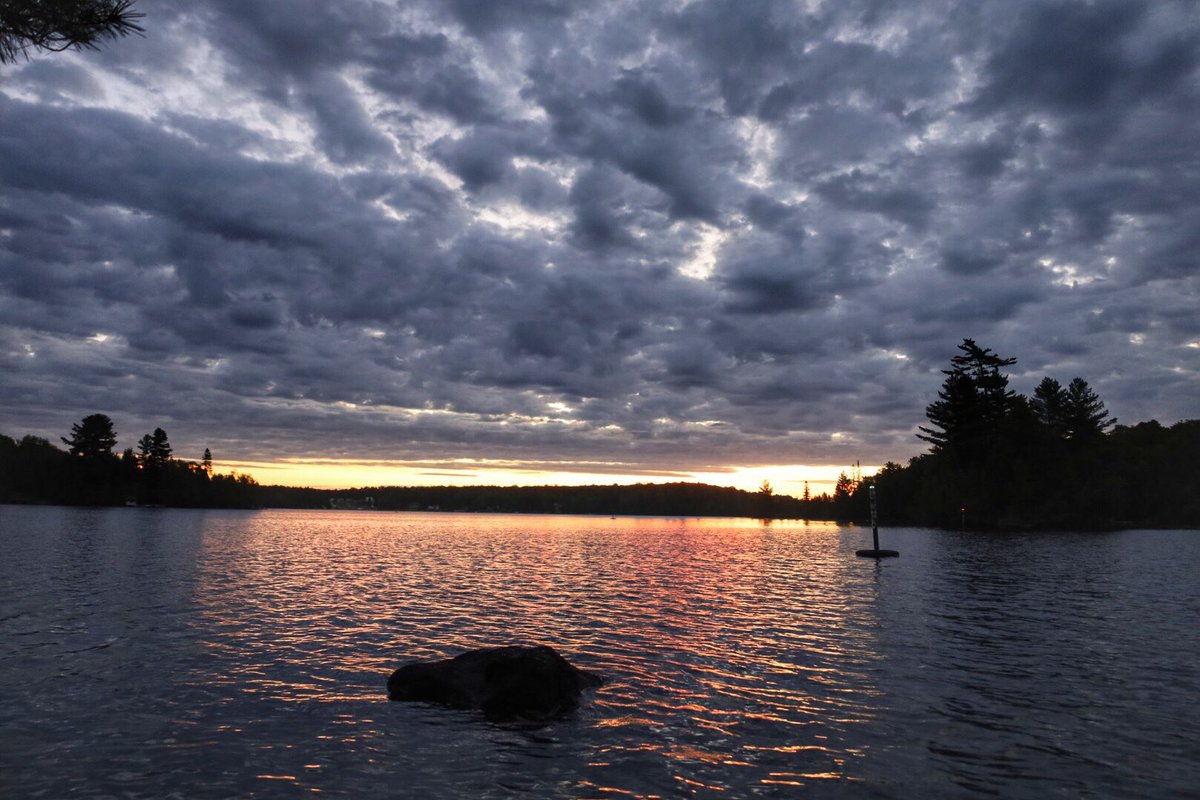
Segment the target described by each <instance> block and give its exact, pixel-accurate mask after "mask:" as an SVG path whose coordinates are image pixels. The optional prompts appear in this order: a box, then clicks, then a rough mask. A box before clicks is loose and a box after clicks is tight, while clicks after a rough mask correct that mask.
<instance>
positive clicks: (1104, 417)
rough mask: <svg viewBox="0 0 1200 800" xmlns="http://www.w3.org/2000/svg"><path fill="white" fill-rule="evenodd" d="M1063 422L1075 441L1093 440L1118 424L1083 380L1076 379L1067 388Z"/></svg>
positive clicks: (1068, 433) (1068, 434)
mask: <svg viewBox="0 0 1200 800" xmlns="http://www.w3.org/2000/svg"><path fill="white" fill-rule="evenodd" d="M1063 420H1064V423H1065V427H1066V431H1067V436H1069V437H1070V438H1071V439H1075V440H1086V439H1093V438H1095V437H1097V436H1099V435H1100V434H1102V433H1104V431H1106V430H1107V429H1109V428H1111V427H1112V426H1113V425H1115V424H1116V422H1117V421H1116V419H1114V418H1112V417H1110V416H1109V415H1108V409H1106V408H1105V407H1104V403H1103V402H1102V401H1101V400H1100V398H1099V397H1097V396H1096V393H1095V392H1093V391H1092V389H1091V387H1090V386H1088V383H1087V381H1085V380H1084V379H1083V378H1075V379H1074V380H1072V381H1071V383H1070V384H1069V385H1068V386H1067V389H1066V392H1065V393H1064V402H1063Z"/></svg>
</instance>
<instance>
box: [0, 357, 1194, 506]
mask: <svg viewBox="0 0 1200 800" xmlns="http://www.w3.org/2000/svg"><path fill="white" fill-rule="evenodd" d="M959 350H960V354H959V355H957V356H955V357H954V358H953V359H952V360H951V364H950V368H949V369H946V370H943V372H944V373H945V375H946V378H945V381H944V383H943V385H942V388H941V390H940V391H939V392H938V399H937V400H936V401H935V402H933V403H931V404H930V405H929V407H928V408H927V409H926V416H927V418H928V425H926V426H921V427H920V429H919V430H920V433H919V434H918V436H919V437H920V438H921V439H922V440H924V441H926V442H927V443H929V445H930V448H929V452H927V453H924V454H922V455H919V456H917V457H915V458H913V459H911V460H910V461H909V463H908V465H907V466H901V465H899V464H895V463H891V462H889V463H888V464H887V465H886V466H884V467H883V469H881V470H880V471H879V472H878V473H877V474H876V475H874V476H868V477H862V476H861V475H859V474H858V473H857V471H856V470H851V473H850V474H846V473H845V472H843V473H842V475H841V476H840V478H839V480H838V483H837V486H836V488H835V490H834V492H833V494H832V495H830V494H824V493H823V494H819V495H811V496H810V495H809V493H808V491H807V489H806V490H805V493H804V496H803V497H800V498H797V497H791V496H788V495H782V494H777V493H775V492H774V491H772V489H771V487H770V485H769V484H767V483H766V482H764V483H763V486H762V488H761V489H760V490H759V491H757V492H747V491H744V490H740V489H732V488H725V487H718V486H709V485H705V484H698V483H663V484H653V483H645V484H636V485H632V486H627V485H617V484H612V485H594V486H534V487H519V486H506V487H505V486H433V487H429V486H419V487H397V486H382V487H370V488H359V489H311V488H296V487H288V486H261V485H259V484H258V483H257V482H256V481H254V479H253V478H251V477H249V476H247V475H239V474H237V473H230V474H216V473H214V472H213V468H212V455H211V453H210V452H209V451H208V450H207V449H205V451H204V455H203V457H202V458H201V459H200V460H198V461H188V460H184V459H179V458H177V457H175V456H174V454H173V452H172V448H171V445H170V442H169V440H168V437H167V434H166V432H165V431H164V430H163V429H162V428H156V429H155V430H154V431H153V432H151V433H147V434H145V435H144V436H143V437H142V438H141V439H140V440H139V441H138V445H137V448H136V450H135V449H134V448H126V449H125V450H124V451H123V452H122V453H121V454H120V455H117V454H116V452H115V447H116V443H117V438H116V433H115V431H114V426H113V421H112V420H111V418H109V417H108V416H107V415H105V414H92V415H89V416H87V417H85V418H84V419H83V420H82V421H81V422H79V423H77V424H75V425H74V426H73V427H72V429H71V433H70V436H66V437H62V440H61V441H62V443H63V444H64V445H65V446H66V449H65V450H64V449H62V448H60V447H58V446H56V445H54V444H53V443H51V442H50V441H48V440H46V439H43V438H40V437H36V436H25V437H23V438H22V439H20V440H16V439H13V438H10V437H8V436H4V435H0V503H42V504H59V505H97V506H113V505H141V506H175V507H190V508H304V509H330V508H334V509H337V508H342V509H377V510H397V511H467V512H516V513H538V514H602V515H617V514H621V515H653V516H673V517H700V516H720V517H725V516H734V517H759V518H765V519H814V520H842V521H854V522H864V523H865V522H867V521H868V520H869V519H870V510H869V508H870V507H869V500H868V491H869V488H870V487H871V486H874V487H876V492H877V498H878V513H879V522H880V524H883V525H897V524H910V525H929V526H938V527H954V528H957V527H967V528H1030V529H1033V528H1038V529H1043V528H1114V527H1200V420H1185V421H1182V422H1179V423H1176V424H1175V425H1172V426H1170V427H1164V426H1162V425H1160V424H1159V423H1158V422H1155V421H1149V422H1141V423H1138V424H1136V425H1133V426H1125V425H1118V424H1116V420H1114V419H1112V418H1111V417H1110V416H1109V414H1108V412H1107V410H1106V409H1105V406H1104V403H1103V402H1102V401H1101V400H1100V399H1099V398H1098V397H1097V396H1096V394H1095V393H1094V392H1093V391H1092V390H1091V388H1090V387H1089V386H1088V384H1087V382H1086V381H1084V380H1083V379H1082V378H1074V379H1072V380H1071V381H1070V382H1069V383H1068V384H1067V385H1066V386H1064V385H1063V384H1062V383H1060V382H1059V381H1058V380H1057V379H1054V378H1050V377H1046V378H1044V379H1043V380H1042V382H1041V383H1040V384H1038V386H1037V388H1036V390H1035V391H1034V394H1033V396H1032V397H1025V396H1024V395H1020V394H1017V393H1016V392H1014V391H1013V390H1011V389H1009V388H1008V376H1007V375H1005V374H1004V372H1003V369H1004V368H1006V367H1009V366H1011V365H1012V364H1014V363H1015V359H1012V358H1002V357H1000V356H998V355H996V354H995V353H993V352H992V351H991V350H990V349H987V348H983V347H980V346H978V345H977V344H976V343H975V342H974V341H973V340H971V339H964V340H963V342H962V344H960V345H959Z"/></svg>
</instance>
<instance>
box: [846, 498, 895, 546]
mask: <svg viewBox="0 0 1200 800" xmlns="http://www.w3.org/2000/svg"><path fill="white" fill-rule="evenodd" d="M867 494H868V495H869V496H870V498H871V538H872V540H873V541H874V543H875V549H873V550H856V551H855V552H854V555H856V556H862V557H863V558H895V557H896V556H898V555H900V553H898V552H897V551H895V550H880V549H879V516H878V514H877V513H876V511H875V484H873V483H872V484H871V485H870V486H868V487H867Z"/></svg>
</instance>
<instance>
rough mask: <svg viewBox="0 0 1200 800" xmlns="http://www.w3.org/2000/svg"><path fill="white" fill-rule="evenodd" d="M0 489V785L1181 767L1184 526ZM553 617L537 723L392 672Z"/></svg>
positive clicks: (954, 778) (937, 793)
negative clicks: (9, 495)
mask: <svg viewBox="0 0 1200 800" xmlns="http://www.w3.org/2000/svg"><path fill="white" fill-rule="evenodd" d="M882 539H883V542H882V543H883V546H885V547H891V548H895V549H897V550H899V551H900V553H901V557H900V558H898V559H891V560H887V561H884V562H879V563H876V562H874V561H872V560H867V559H858V558H855V557H854V550H855V549H857V548H860V547H866V546H870V530H869V529H866V530H864V529H863V528H848V527H839V526H836V525H832V524H825V523H812V524H805V523H798V522H775V523H772V524H766V523H761V522H758V521H753V520H696V519H687V520H680V519H658V518H649V519H648V518H620V519H609V518H606V517H557V516H555V517H544V516H520V515H495V516H484V515H457V514H405V513H399V514H393V513H382V512H379V513H374V512H347V511H340V512H297V511H264V512H234V511H183V510H163V509H157V510H156V509H63V508H27V507H14V506H0V690H2V693H0V795H3V796H5V797H13V798H17V797H21V798H26V797H28V798H33V797H44V798H71V797H88V798H102V797H113V798H172V797H174V798H188V799H189V800H190V799H191V798H210V797H211V798H216V797H248V798H252V797H262V798H275V797H301V796H304V797H313V796H321V797H328V796H332V797H353V798H382V797H405V796H412V797H471V798H474V797H480V798H492V797H536V798H542V797H572V798H573V797H597V798H604V797H612V798H632V797H642V798H650V797H798V796H803V797H839V798H840V797H853V798H864V797H865V798H872V797H880V798H884V797H887V798H890V797H895V798H916V797H920V798H937V797H972V796H982V797H987V796H1001V797H1028V798H1046V797H1072V798H1074V797H1094V798H1104V797H1112V798H1128V797H1139V798H1154V797H1161V798H1176V797H1185V796H1190V797H1197V796H1200V795H1198V792H1200V720H1198V717H1200V713H1198V712H1200V633H1198V631H1200V532H1193V531H1129V532H1120V533H1086V534H1085V533H1063V534H1004V535H1001V534H976V533H971V534H960V533H953V532H945V531H932V530H925V529H897V530H884V531H882ZM516 642H520V643H534V642H540V643H546V644H551V645H553V646H554V647H556V648H557V649H559V651H560V652H562V653H564V654H565V655H566V656H567V657H568V658H570V659H571V660H572V661H574V662H575V663H577V664H579V665H580V666H582V667H585V668H589V669H594V670H596V671H599V672H601V673H603V674H604V675H605V676H607V678H608V681H609V682H608V684H607V685H606V686H604V687H603V688H602V689H600V690H599V691H598V692H597V693H596V694H594V695H593V696H591V697H590V699H589V700H588V701H587V702H586V703H585V705H584V706H583V708H581V709H580V710H579V712H578V713H577V714H575V715H574V716H572V717H571V718H569V719H566V720H563V721H561V722H558V723H555V724H552V725H550V726H548V727H545V728H542V729H540V730H536V731H528V730H518V729H511V728H504V727H497V726H494V725H491V724H489V723H487V722H485V721H484V720H483V719H482V717H481V716H479V715H476V714H472V713H469V712H460V711H449V710H443V709H438V708H433V707H429V706H424V705H418V704H409V703H389V702H388V701H387V699H386V691H385V682H386V680H387V676H388V674H389V673H390V672H391V671H392V670H393V669H394V668H396V667H397V666H399V665H400V664H401V663H404V662H406V661H409V660H412V659H431V658H440V657H446V656H451V655H454V654H457V653H458V652H460V651H462V650H464V649H467V648H472V647H479V646H487V645H498V644H506V643H516Z"/></svg>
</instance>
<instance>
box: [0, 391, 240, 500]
mask: <svg viewBox="0 0 1200 800" xmlns="http://www.w3.org/2000/svg"><path fill="white" fill-rule="evenodd" d="M62 442H63V444H65V445H66V446H67V450H66V451H64V450H62V449H60V448H59V447H56V446H55V445H53V444H51V443H50V442H49V441H47V440H46V439H42V438H40V437H37V436H26V437H24V438H22V439H20V440H19V441H18V440H14V439H11V438H9V437H8V436H4V435H0V503H47V504H56V505H98V506H113V505H154V506H157V505H163V506H182V507H202V508H254V507H256V506H258V505H259V503H258V497H257V495H256V492H257V490H258V489H259V486H258V484H257V483H255V481H254V479H252V478H250V477H249V476H247V475H237V474H234V473H231V474H229V475H215V474H213V470H212V454H211V453H210V452H209V451H208V449H207V448H205V451H204V458H203V460H202V461H201V462H200V463H196V462H194V461H184V460H181V459H178V458H174V457H173V456H172V452H171V444H170V442H169V441H168V439H167V433H166V431H164V430H163V429H162V428H155V429H154V431H153V433H147V434H146V435H145V436H143V437H142V438H141V440H140V441H139V442H138V448H137V452H135V451H134V449H133V448H126V449H125V451H124V452H123V453H121V455H117V454H116V453H115V452H114V448H115V447H116V444H117V435H116V431H114V430H113V422H112V420H111V419H109V417H108V416H107V415H105V414H92V415H90V416H87V417H84V418H83V420H82V421H81V422H78V423H76V424H75V425H74V426H72V428H71V435H70V437H69V438H68V437H63V439H62Z"/></svg>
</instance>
